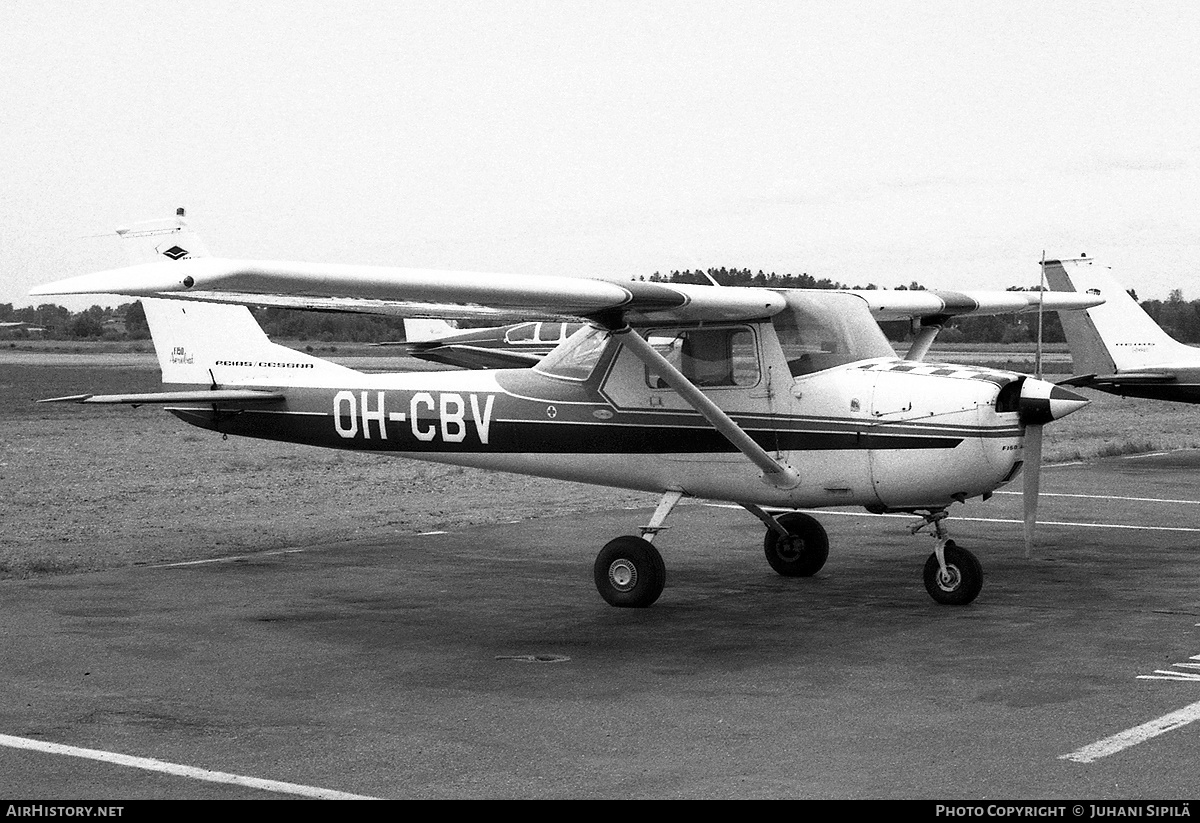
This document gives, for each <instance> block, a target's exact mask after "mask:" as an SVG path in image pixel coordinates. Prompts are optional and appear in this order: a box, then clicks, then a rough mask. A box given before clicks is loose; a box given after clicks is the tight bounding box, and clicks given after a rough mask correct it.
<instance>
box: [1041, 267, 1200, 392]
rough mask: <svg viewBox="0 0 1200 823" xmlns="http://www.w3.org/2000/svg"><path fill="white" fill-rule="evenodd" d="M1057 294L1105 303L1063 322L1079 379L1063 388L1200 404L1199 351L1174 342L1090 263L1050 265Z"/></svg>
mask: <svg viewBox="0 0 1200 823" xmlns="http://www.w3.org/2000/svg"><path fill="white" fill-rule="evenodd" d="M1045 269H1046V282H1047V283H1049V284H1050V286H1051V287H1052V288H1054V289H1058V290H1061V291H1074V292H1077V293H1081V294H1087V295H1091V296H1093V297H1099V298H1103V299H1104V301H1105V302H1104V303H1103V304H1101V305H1098V306H1093V307H1091V308H1089V309H1087V311H1086V312H1080V313H1078V314H1066V313H1064V314H1063V315H1062V317H1061V320H1062V326H1063V332H1064V333H1065V334H1066V337H1067V345H1068V346H1069V347H1070V349H1071V359H1072V360H1073V361H1074V371H1075V373H1076V376H1074V377H1072V378H1070V379H1069V380H1064V381H1062V383H1063V385H1074V386H1086V387H1088V388H1092V389H1099V390H1100V391H1104V392H1109V393H1110V394H1117V395H1124V396H1127V397H1145V398H1151V399H1154V400H1174V401H1177V402H1180V403H1200V349H1198V348H1196V347H1194V346H1188V345H1186V344H1184V343H1180V342H1179V341H1178V340H1175V339H1174V338H1172V337H1171V336H1170V335H1168V334H1167V333H1166V332H1165V331H1163V329H1162V327H1161V326H1159V325H1158V324H1157V323H1155V322H1154V320H1153V319H1152V318H1151V317H1150V315H1148V314H1146V312H1145V310H1143V309H1142V307H1141V306H1139V305H1138V304H1137V301H1135V300H1134V299H1133V298H1132V297H1130V296H1129V293H1128V292H1127V291H1125V289H1124V288H1122V286H1121V285H1120V284H1119V283H1118V282H1117V281H1116V280H1115V279H1114V278H1113V276H1112V273H1111V270H1110V269H1109V268H1108V267H1107V266H1101V265H1099V264H1097V263H1096V261H1094V260H1092V259H1091V258H1087V257H1081V258H1075V259H1071V260H1047V261H1046V263H1045Z"/></svg>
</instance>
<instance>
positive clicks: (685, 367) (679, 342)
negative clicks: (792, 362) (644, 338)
mask: <svg viewBox="0 0 1200 823" xmlns="http://www.w3.org/2000/svg"><path fill="white" fill-rule="evenodd" d="M649 340H650V345H652V346H654V348H655V349H657V350H658V352H659V353H660V354H662V355H663V356H664V357H666V358H667V360H668V361H669V362H670V363H671V365H673V366H674V367H675V368H677V369H679V370H680V371H681V372H683V374H684V376H685V377H687V378H688V379H689V380H691V381H692V382H693V383H695V384H696V385H697V386H701V387H704V386H717V387H719V386H753V385H755V384H757V383H758V378H759V370H758V349H757V348H756V347H755V344H754V333H753V332H751V331H750V329H746V328H732V329H710V328H704V329H682V330H679V331H673V332H671V333H669V334H668V333H663V332H652V333H651V334H650V338H649ZM646 383H647V385H649V386H650V387H651V388H655V389H664V388H667V382H666V381H665V380H663V378H662V377H661V376H660V375H658V374H655V373H654V371H653V370H651V369H649V368H648V369H647V370H646Z"/></svg>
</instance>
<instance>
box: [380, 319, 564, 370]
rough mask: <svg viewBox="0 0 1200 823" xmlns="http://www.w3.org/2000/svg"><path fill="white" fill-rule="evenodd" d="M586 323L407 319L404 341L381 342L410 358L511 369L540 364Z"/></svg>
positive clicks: (454, 364)
mask: <svg viewBox="0 0 1200 823" xmlns="http://www.w3.org/2000/svg"><path fill="white" fill-rule="evenodd" d="M583 325H584V324H582V323H568V322H565V321H558V322H551V321H526V322H524V323H513V324H511V325H507V326H491V327H488V328H482V329H459V328H456V327H455V326H453V325H451V324H450V323H449V322H447V321H445V320H441V319H410V318H406V319H405V320H404V341H403V342H399V341H396V342H386V343H379V344H378V345H380V346H397V347H401V348H403V350H404V353H405V354H407V355H408V356H409V357H415V358H417V359H419V360H428V361H430V362H431V363H441V364H443V365H448V366H459V367H461V368H464V369H511V368H521V367H522V366H535V365H537V363H538V362H539V361H540V360H541V359H542V358H543V357H545V356H546V355H547V354H549V353H550V352H551V351H553V350H554V349H556V348H557V347H558V346H559V345H560V344H562V343H564V342H565V341H566V339H567V338H568V337H570V336H571V335H572V334H574V333H575V332H577V331H579V329H580V328H582V326H583Z"/></svg>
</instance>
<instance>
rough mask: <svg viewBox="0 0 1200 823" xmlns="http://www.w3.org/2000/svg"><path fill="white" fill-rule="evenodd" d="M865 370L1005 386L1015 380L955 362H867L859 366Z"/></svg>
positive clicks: (1010, 376)
mask: <svg viewBox="0 0 1200 823" xmlns="http://www.w3.org/2000/svg"><path fill="white" fill-rule="evenodd" d="M859 368H860V369H862V370H863V371H895V372H905V373H907V374H927V375H930V376H931V377H955V378H958V379H960V380H983V381H985V382H987V383H995V384H996V385H997V386H1004V385H1007V384H1008V383H1011V382H1012V381H1013V376H1012V375H1010V374H999V373H997V372H994V371H986V370H983V369H975V368H971V367H970V366H956V365H954V364H953V363H911V362H908V361H904V360H898V361H894V362H891V363H865V364H863V365H862V366H859Z"/></svg>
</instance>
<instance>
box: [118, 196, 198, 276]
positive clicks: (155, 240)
mask: <svg viewBox="0 0 1200 823" xmlns="http://www.w3.org/2000/svg"><path fill="white" fill-rule="evenodd" d="M184 215H185V212H184V210H183V209H176V210H175V216H174V217H168V218H165V219H161V220H147V221H145V222H143V223H134V224H133V225H132V226H129V227H128V228H120V229H117V234H118V235H119V236H120V237H121V240H122V241H123V244H124V247H125V253H126V256H127V257H128V259H129V263H130V264H131V265H135V266H136V265H139V264H141V263H156V262H161V261H162V260H163V259H167V260H186V259H187V258H190V257H208V256H209V254H208V249H207V248H206V247H205V245H204V243H203V241H201V240H200V237H199V236H198V235H197V234H196V233H195V232H194V231H192V229H191V228H190V227H189V226H188V224H187V221H186V220H184Z"/></svg>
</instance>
